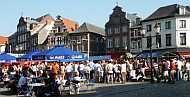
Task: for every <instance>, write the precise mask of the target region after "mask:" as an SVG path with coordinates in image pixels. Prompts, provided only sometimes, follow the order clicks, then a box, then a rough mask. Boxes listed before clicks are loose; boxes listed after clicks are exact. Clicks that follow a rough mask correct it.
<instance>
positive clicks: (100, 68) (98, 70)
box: [94, 62, 102, 82]
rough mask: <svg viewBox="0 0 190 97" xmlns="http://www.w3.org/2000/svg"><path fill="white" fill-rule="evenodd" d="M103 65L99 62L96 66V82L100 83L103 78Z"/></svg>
mask: <svg viewBox="0 0 190 97" xmlns="http://www.w3.org/2000/svg"><path fill="white" fill-rule="evenodd" d="M100 64H101V63H100V62H98V63H96V64H95V66H94V70H95V80H96V82H100V77H101V71H102V66H101V65H100Z"/></svg>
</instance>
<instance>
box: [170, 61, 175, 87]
mask: <svg viewBox="0 0 190 97" xmlns="http://www.w3.org/2000/svg"><path fill="white" fill-rule="evenodd" d="M175 62H176V61H175V60H174V59H172V63H171V65H170V69H171V80H172V82H173V83H174V82H175V72H176V63H175Z"/></svg>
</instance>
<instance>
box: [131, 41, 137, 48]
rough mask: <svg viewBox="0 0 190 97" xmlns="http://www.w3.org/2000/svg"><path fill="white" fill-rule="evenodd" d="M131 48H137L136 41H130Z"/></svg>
mask: <svg viewBox="0 0 190 97" xmlns="http://www.w3.org/2000/svg"><path fill="white" fill-rule="evenodd" d="M132 49H137V43H136V42H135V41H133V42H132Z"/></svg>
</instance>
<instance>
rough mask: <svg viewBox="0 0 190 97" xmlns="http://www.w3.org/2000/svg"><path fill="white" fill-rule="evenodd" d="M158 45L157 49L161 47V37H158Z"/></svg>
mask: <svg viewBox="0 0 190 97" xmlns="http://www.w3.org/2000/svg"><path fill="white" fill-rule="evenodd" d="M156 45H157V47H158V48H159V47H161V35H156Z"/></svg>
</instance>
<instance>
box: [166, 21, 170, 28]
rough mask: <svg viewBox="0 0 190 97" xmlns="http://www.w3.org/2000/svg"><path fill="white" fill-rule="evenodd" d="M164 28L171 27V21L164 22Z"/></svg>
mask: <svg viewBox="0 0 190 97" xmlns="http://www.w3.org/2000/svg"><path fill="white" fill-rule="evenodd" d="M165 29H171V21H167V22H165Z"/></svg>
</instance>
